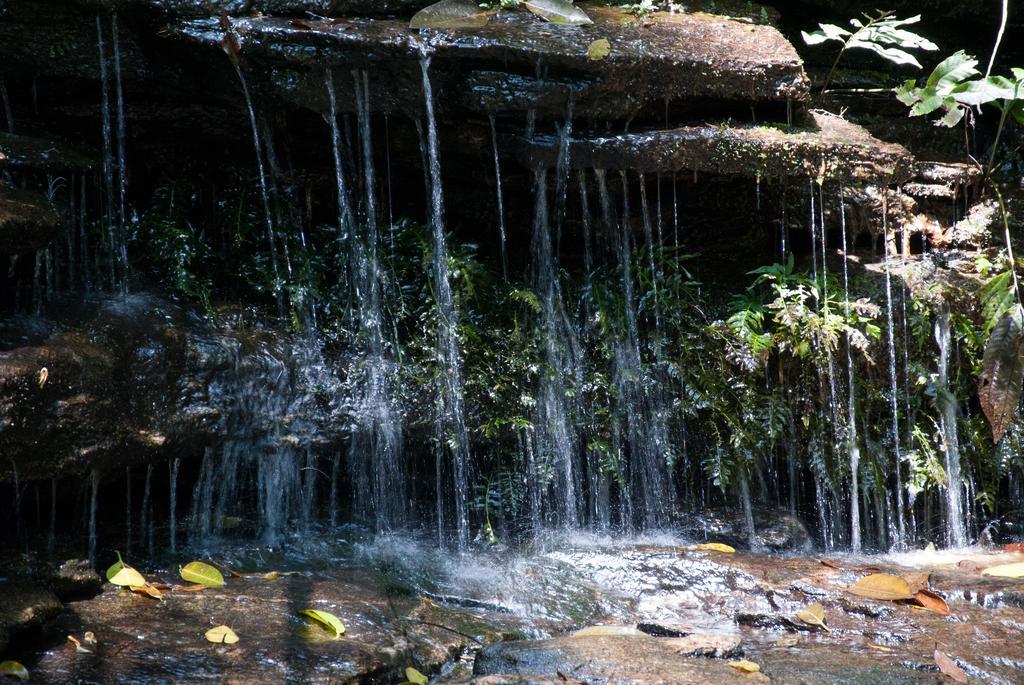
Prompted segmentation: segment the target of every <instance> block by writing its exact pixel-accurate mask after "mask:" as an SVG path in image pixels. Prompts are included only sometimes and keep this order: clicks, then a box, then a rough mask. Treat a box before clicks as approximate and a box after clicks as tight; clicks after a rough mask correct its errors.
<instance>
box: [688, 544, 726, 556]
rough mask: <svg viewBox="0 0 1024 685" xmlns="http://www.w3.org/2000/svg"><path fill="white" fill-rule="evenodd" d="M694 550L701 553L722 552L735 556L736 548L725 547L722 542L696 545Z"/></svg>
mask: <svg viewBox="0 0 1024 685" xmlns="http://www.w3.org/2000/svg"><path fill="white" fill-rule="evenodd" d="M694 549H696V550H698V551H701V552H721V553H722V554H735V553H736V548H735V547H730V546H729V545H724V544H722V543H721V542H704V543H701V544H699V545H694Z"/></svg>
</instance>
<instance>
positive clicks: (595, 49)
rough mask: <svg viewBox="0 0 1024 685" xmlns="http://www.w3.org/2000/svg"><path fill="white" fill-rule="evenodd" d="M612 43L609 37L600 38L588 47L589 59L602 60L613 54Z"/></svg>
mask: <svg viewBox="0 0 1024 685" xmlns="http://www.w3.org/2000/svg"><path fill="white" fill-rule="evenodd" d="M611 51H612V44H611V43H609V42H608V39H607V38H598V39H597V40H595V41H594V42H593V43H591V44H590V46H589V47H588V48H587V59H589V60H590V61H591V62H596V61H598V60H602V59H604V58H605V57H607V56H608V55H609V54H611Z"/></svg>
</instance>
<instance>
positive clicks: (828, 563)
mask: <svg viewBox="0 0 1024 685" xmlns="http://www.w3.org/2000/svg"><path fill="white" fill-rule="evenodd" d="M818 563H819V564H821V565H822V566H827V567H828V568H834V569H837V570H839V571H842V570H843V567H842V566H840V565H839V564H837V563H836V562H834V561H831V560H829V559H818Z"/></svg>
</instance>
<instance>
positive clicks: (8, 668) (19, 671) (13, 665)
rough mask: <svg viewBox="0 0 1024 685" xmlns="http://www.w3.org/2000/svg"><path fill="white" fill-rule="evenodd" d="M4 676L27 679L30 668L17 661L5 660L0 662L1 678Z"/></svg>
mask: <svg viewBox="0 0 1024 685" xmlns="http://www.w3.org/2000/svg"><path fill="white" fill-rule="evenodd" d="M4 677H6V678H17V679H18V680H26V681H27V680H28V669H27V668H25V667H24V666H22V665H21V664H20V663H18V662H17V661H3V662H0V678H4Z"/></svg>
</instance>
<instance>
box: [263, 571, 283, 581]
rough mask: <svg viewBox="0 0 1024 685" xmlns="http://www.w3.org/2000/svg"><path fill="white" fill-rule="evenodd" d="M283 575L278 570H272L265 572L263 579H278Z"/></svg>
mask: <svg viewBox="0 0 1024 685" xmlns="http://www.w3.org/2000/svg"><path fill="white" fill-rule="evenodd" d="M280 577H281V574H280V573H278V572H277V571H270V572H269V573H264V574H263V580H277V579H278V578H280Z"/></svg>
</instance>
